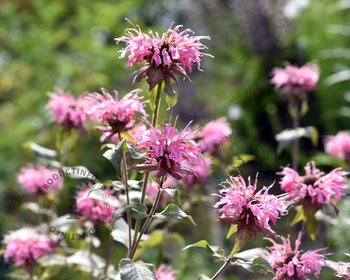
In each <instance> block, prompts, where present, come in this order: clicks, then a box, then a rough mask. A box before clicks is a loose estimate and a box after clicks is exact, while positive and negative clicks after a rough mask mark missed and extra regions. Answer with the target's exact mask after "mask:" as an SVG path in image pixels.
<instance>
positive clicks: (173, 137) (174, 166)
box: [133, 121, 202, 180]
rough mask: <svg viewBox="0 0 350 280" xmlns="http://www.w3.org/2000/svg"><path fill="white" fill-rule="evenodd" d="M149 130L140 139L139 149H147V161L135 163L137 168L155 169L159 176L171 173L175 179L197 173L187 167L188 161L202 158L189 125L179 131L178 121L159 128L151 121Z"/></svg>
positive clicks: (193, 161) (192, 161)
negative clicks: (177, 127)
mask: <svg viewBox="0 0 350 280" xmlns="http://www.w3.org/2000/svg"><path fill="white" fill-rule="evenodd" d="M147 123H148V125H149V126H150V128H149V130H148V131H146V133H145V134H144V135H143V136H141V137H140V138H139V139H138V149H139V150H142V149H146V154H147V156H146V163H144V164H136V165H134V167H133V168H134V169H136V170H149V171H155V175H156V176H157V177H162V176H165V175H166V174H170V175H171V176H173V177H174V178H175V179H177V180H180V179H183V176H184V175H188V174H195V173H194V171H193V169H192V168H186V167H185V165H184V164H185V162H186V165H187V163H196V162H199V161H200V160H202V159H201V158H200V150H199V148H198V147H197V146H196V144H195V142H194V141H193V140H192V132H191V131H190V130H188V127H189V125H187V126H186V127H185V129H184V130H183V131H181V132H179V131H178V130H177V129H176V127H175V126H176V121H175V124H174V125H173V126H172V125H171V124H165V125H164V127H163V128H162V129H157V128H155V127H154V126H153V125H151V124H150V123H149V122H147Z"/></svg>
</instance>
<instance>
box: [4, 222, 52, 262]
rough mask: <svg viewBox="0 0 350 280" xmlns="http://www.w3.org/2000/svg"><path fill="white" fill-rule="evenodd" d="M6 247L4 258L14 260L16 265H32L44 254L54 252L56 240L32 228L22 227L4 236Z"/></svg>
mask: <svg viewBox="0 0 350 280" xmlns="http://www.w3.org/2000/svg"><path fill="white" fill-rule="evenodd" d="M4 243H5V244H6V249H5V252H4V259H5V261H6V262H8V261H9V260H10V259H11V260H12V261H13V263H14V266H22V265H25V266H31V265H32V264H33V263H34V262H35V261H37V260H38V259H39V258H41V257H42V256H45V255H48V254H50V253H51V252H52V250H53V247H54V242H53V241H52V239H51V238H50V237H49V236H47V235H44V234H41V233H39V232H38V231H36V230H35V229H32V228H22V229H19V230H17V231H14V232H11V233H9V234H7V235H5V237H4Z"/></svg>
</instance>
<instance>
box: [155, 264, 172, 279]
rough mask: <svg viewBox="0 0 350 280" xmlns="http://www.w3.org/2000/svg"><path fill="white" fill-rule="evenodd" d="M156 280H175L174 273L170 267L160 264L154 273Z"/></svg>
mask: <svg viewBox="0 0 350 280" xmlns="http://www.w3.org/2000/svg"><path fill="white" fill-rule="evenodd" d="M156 277H157V280H176V276H175V272H174V271H173V270H172V269H171V267H169V266H167V265H164V264H161V265H160V266H159V267H158V269H157V271H156Z"/></svg>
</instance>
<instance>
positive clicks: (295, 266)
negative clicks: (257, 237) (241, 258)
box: [262, 234, 326, 280]
mask: <svg viewBox="0 0 350 280" xmlns="http://www.w3.org/2000/svg"><path fill="white" fill-rule="evenodd" d="M280 239H281V241H282V244H278V243H276V242H275V241H273V240H271V239H269V240H270V241H271V243H272V247H270V248H269V251H270V252H269V253H268V254H265V255H263V256H262V257H263V258H264V259H265V260H266V261H267V262H268V263H269V264H270V266H271V268H272V269H273V270H274V272H275V277H274V278H273V280H292V279H293V280H306V279H308V278H307V274H313V275H314V276H316V277H317V276H319V274H320V272H321V268H322V267H323V266H325V265H326V262H325V256H324V255H322V254H320V252H321V251H323V250H324V249H318V250H312V251H307V252H304V253H303V252H302V251H300V250H299V247H300V244H301V241H300V240H301V234H299V237H298V239H297V240H296V241H295V248H294V250H293V249H292V246H291V241H290V239H289V237H288V239H286V238H284V237H280Z"/></svg>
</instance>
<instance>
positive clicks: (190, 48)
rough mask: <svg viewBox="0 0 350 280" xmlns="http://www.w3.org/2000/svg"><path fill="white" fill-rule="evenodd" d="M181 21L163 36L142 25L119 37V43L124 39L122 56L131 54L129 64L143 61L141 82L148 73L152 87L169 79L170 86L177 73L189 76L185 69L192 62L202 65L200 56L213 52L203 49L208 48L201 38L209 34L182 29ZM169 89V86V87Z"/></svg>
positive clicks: (137, 80)
mask: <svg viewBox="0 0 350 280" xmlns="http://www.w3.org/2000/svg"><path fill="white" fill-rule="evenodd" d="M180 28H181V25H178V26H176V27H174V28H173V29H171V28H169V29H168V30H167V31H166V32H165V33H163V34H162V35H161V36H160V35H159V34H158V33H153V32H152V31H150V32H149V33H148V34H146V33H143V32H142V31H141V28H140V27H139V26H136V27H135V28H129V29H127V30H126V32H125V36H122V37H120V38H116V39H115V40H116V41H117V43H119V42H124V43H125V44H126V46H125V48H124V49H122V50H121V51H120V52H121V55H120V57H121V58H123V57H125V56H127V55H128V61H127V64H126V65H127V67H131V66H133V64H134V63H137V64H143V63H146V66H144V67H142V68H141V69H140V70H139V71H138V73H137V75H136V76H135V79H134V82H139V81H140V80H141V79H142V78H144V77H145V76H148V79H147V82H148V83H149V85H150V88H151V89H152V88H154V87H155V86H156V85H157V84H159V83H161V82H162V81H166V84H167V87H166V90H167V88H168V87H169V86H170V83H169V80H170V78H172V79H174V80H175V76H176V75H180V76H182V77H185V78H186V77H187V74H186V72H189V73H190V72H192V65H193V64H197V66H198V69H199V70H201V69H200V63H201V58H202V57H203V56H210V55H209V54H207V53H203V52H202V51H203V50H204V49H206V46H205V45H203V44H202V43H201V42H200V41H201V40H202V39H210V38H209V37H208V36H193V34H194V32H193V31H192V30H191V29H185V30H183V31H180ZM168 89H169V88H168ZM170 90H172V89H170Z"/></svg>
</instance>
